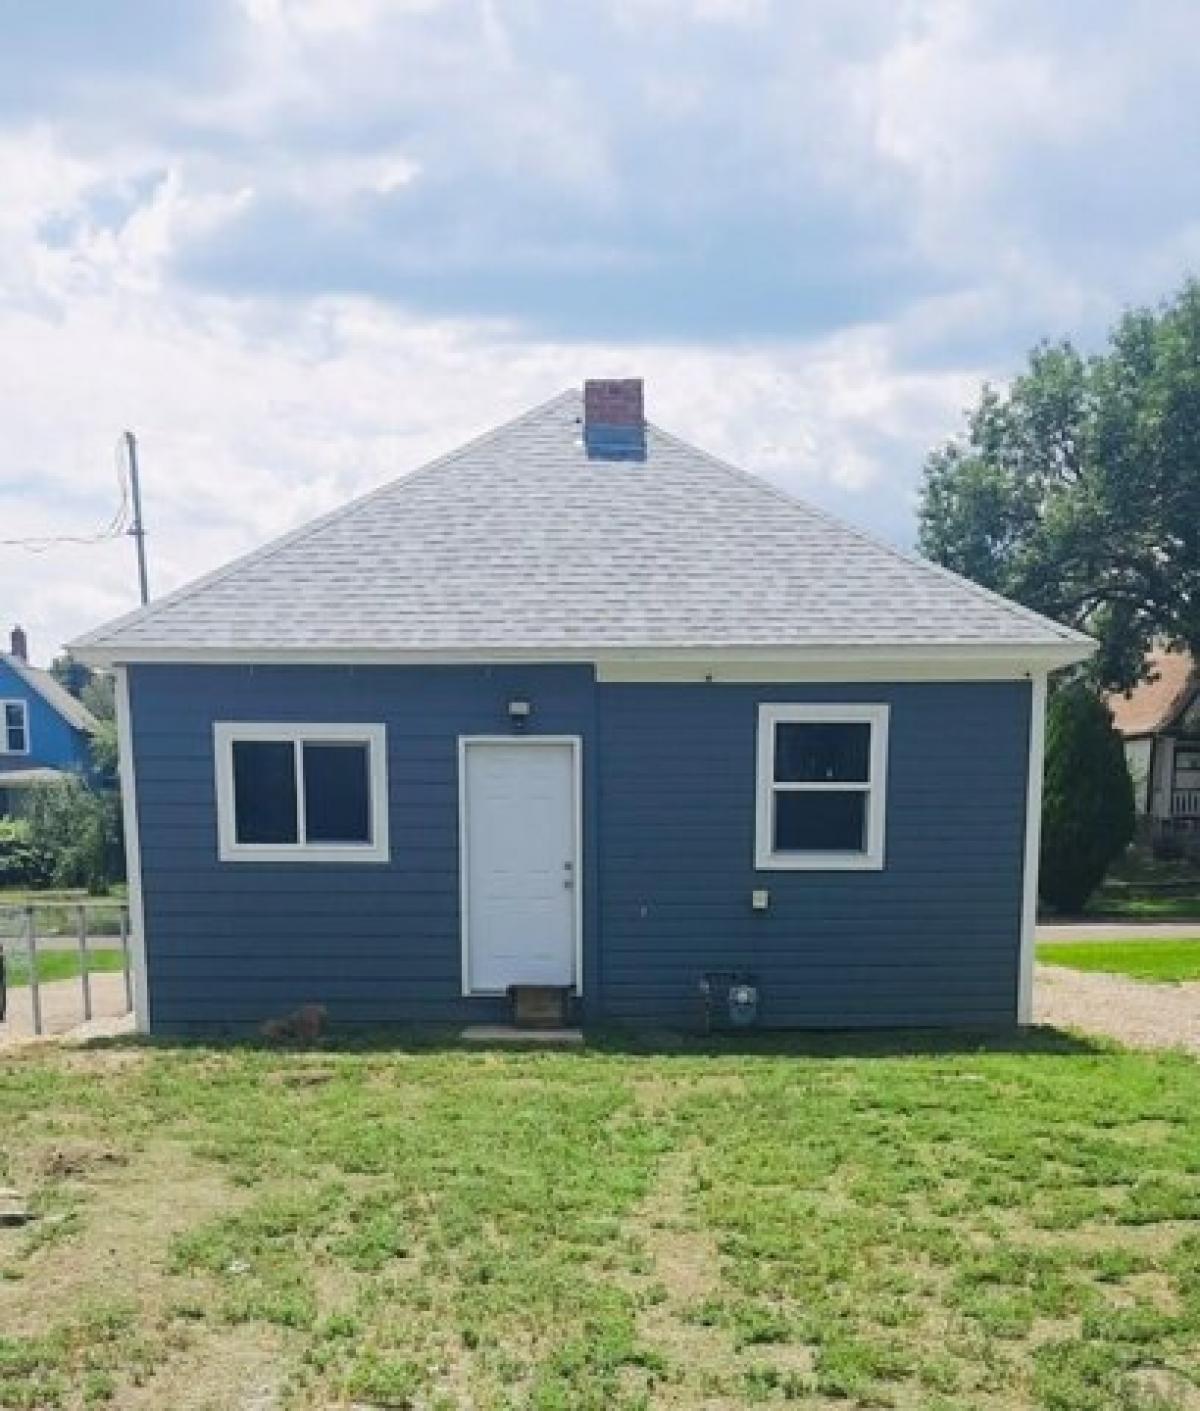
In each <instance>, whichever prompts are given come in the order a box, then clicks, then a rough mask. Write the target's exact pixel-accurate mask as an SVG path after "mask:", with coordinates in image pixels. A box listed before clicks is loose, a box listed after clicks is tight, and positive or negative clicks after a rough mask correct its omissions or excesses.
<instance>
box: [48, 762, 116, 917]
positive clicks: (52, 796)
mask: <svg viewBox="0 0 1200 1411" xmlns="http://www.w3.org/2000/svg"><path fill="white" fill-rule="evenodd" d="M24 819H25V821H26V822H27V824H28V830H29V832H28V837H29V842H30V843H31V844H32V846H33V848H34V849H35V850H36V852H37V853H38V854H39V855H40V856H42V857H44V858H45V859H47V868H48V871H49V877H48V880H49V882H50V884H51V885H52V886H55V887H86V888H87V889H88V891H89V892H91V893H93V894H96V895H100V894H103V893H104V892H106V891H107V890H108V888H109V886H110V885H111V883H113V882H114V881H117V880H119V879H120V877H121V876H122V875H123V871H124V866H123V861H122V839H121V817H120V803H119V799H118V796H117V795H116V794H115V793H113V792H105V793H98V792H96V791H94V790H92V789H89V788H88V786H87V785H86V784H85V783H84V782H83V780H82V779H76V778H66V779H63V780H61V781H60V782H58V783H55V784H48V785H45V786H44V787H41V788H37V789H30V790H29V797H28V801H27V803H26V805H25V809H24Z"/></svg>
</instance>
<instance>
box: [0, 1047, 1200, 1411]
mask: <svg viewBox="0 0 1200 1411" xmlns="http://www.w3.org/2000/svg"><path fill="white" fill-rule="evenodd" d="M839 1042H841V1041H835V1040H829V1041H827V1042H825V1043H818V1042H816V1041H814V1042H813V1043H811V1044H809V1045H807V1046H800V1045H792V1046H789V1044H788V1043H786V1042H783V1041H779V1042H770V1041H767V1040H763V1041H761V1042H760V1043H758V1044H757V1045H755V1046H754V1051H746V1052H742V1053H737V1052H734V1051H732V1050H722V1049H721V1048H719V1047H717V1048H714V1049H713V1050H712V1051H707V1052H706V1051H705V1050H704V1049H702V1048H701V1047H699V1046H694V1047H693V1046H689V1045H687V1044H683V1045H681V1046H679V1047H670V1046H668V1047H667V1048H666V1049H664V1050H663V1051H661V1052H638V1051H636V1050H634V1049H631V1048H622V1047H620V1046H619V1045H617V1044H616V1043H615V1042H613V1043H610V1044H608V1045H605V1044H603V1043H601V1044H598V1045H596V1046H594V1047H591V1048H589V1049H586V1050H583V1051H581V1052H572V1053H520V1052H496V1053H493V1052H486V1051H483V1052H480V1051H462V1050H460V1049H458V1048H457V1047H455V1046H454V1045H447V1046H446V1047H437V1046H434V1045H432V1044H430V1045H428V1046H425V1047H421V1046H417V1045H412V1046H409V1047H407V1048H405V1047H401V1048H399V1049H392V1048H381V1049H380V1050H379V1051H377V1052H372V1051H369V1050H359V1051H341V1052H335V1051H321V1050H317V1051H310V1052H305V1053H296V1054H276V1053H270V1052H266V1051H262V1050H256V1049H250V1048H246V1049H234V1048H231V1049H225V1050H221V1049H210V1048H203V1047H193V1048H182V1049H178V1048H177V1049H171V1048H166V1047H161V1048H151V1047H137V1046H135V1045H132V1044H129V1045H116V1046H113V1047H108V1048H101V1049H93V1050H90V1051H77V1050H76V1051H72V1050H68V1049H55V1048H45V1049H37V1050H26V1051H22V1052H19V1053H17V1054H14V1055H12V1056H10V1057H9V1058H8V1059H6V1060H5V1062H4V1064H3V1065H0V1113H3V1114H4V1116H3V1121H0V1184H4V1183H10V1184H13V1185H16V1186H18V1187H19V1188H21V1189H22V1190H25V1191H28V1192H29V1193H30V1196H31V1199H32V1201H33V1203H34V1206H35V1208H36V1209H37V1210H38V1211H39V1212H41V1214H42V1216H43V1218H42V1219H41V1220H39V1221H38V1222H37V1223H35V1224H33V1225H32V1226H29V1227H27V1228H26V1229H24V1230H3V1229H0V1406H3V1407H27V1408H29V1407H38V1408H41V1407H62V1408H79V1407H83V1406H100V1405H104V1404H106V1403H107V1404H109V1405H111V1406H112V1407H113V1408H117V1407H119V1408H121V1411H126V1408H131V1411H156V1409H157V1408H162V1407H172V1408H181V1411H187V1409H188V1408H200V1407H209V1408H217V1409H222V1408H245V1407H251V1406H253V1407H255V1408H259V1407H262V1408H267V1407H271V1408H275V1407H279V1408H284V1411H287V1409H288V1408H291V1409H292V1411H298V1409H299V1408H308V1409H309V1411H317V1408H331V1407H345V1406H348V1405H350V1404H356V1405H362V1406H376V1407H379V1406H389V1407H409V1408H422V1409H423V1411H451V1408H464V1411H465V1408H472V1411H475V1409H476V1408H478V1411H648V1409H649V1408H671V1409H672V1411H702V1409H703V1411H717V1408H721V1409H722V1411H732V1409H733V1408H739V1407H744V1406H758V1405H768V1406H769V1405H783V1404H793V1405H798V1406H803V1407H805V1408H823V1409H824V1411H833V1408H859V1407H897V1408H911V1411H972V1408H980V1411H1022V1408H1044V1411H1107V1408H1114V1411H1116V1409H1118V1408H1119V1409H1121V1411H1135V1409H1137V1411H1166V1408H1168V1407H1178V1408H1183V1407H1185V1406H1190V1405H1193V1404H1194V1397H1195V1388H1196V1386H1197V1384H1198V1383H1200V1065H1197V1064H1196V1063H1195V1062H1193V1061H1191V1060H1189V1059H1186V1058H1184V1057H1181V1056H1178V1055H1157V1056H1152V1055H1147V1054H1135V1053H1127V1052H1120V1051H1117V1050H1110V1049H1103V1048H1098V1049H1093V1048H1089V1047H1087V1046H1085V1045H1083V1044H1082V1043H1075V1042H1073V1041H1070V1040H1067V1039H1065V1038H1055V1037H1053V1036H1041V1037H1038V1036H1031V1037H1030V1038H1028V1039H1024V1040H1021V1041H1013V1043H1012V1044H1011V1045H1009V1046H1007V1047H1006V1046H1005V1045H1003V1044H1001V1043H997V1044H995V1045H994V1046H992V1047H991V1048H990V1049H989V1048H987V1047H984V1046H978V1047H972V1046H964V1047H963V1049H962V1051H955V1050H954V1048H953V1047H952V1046H951V1045H950V1044H948V1043H946V1044H944V1045H943V1047H942V1048H941V1050H940V1051H938V1050H931V1051H926V1052H922V1051H920V1050H919V1049H918V1048H910V1049H908V1050H907V1051H906V1050H905V1049H903V1048H900V1047H896V1046H889V1045H888V1043H887V1042H886V1041H885V1040H882V1039H881V1040H876V1041H874V1043H875V1047H874V1048H873V1049H872V1048H870V1047H868V1046H867V1045H866V1044H864V1043H857V1044H854V1045H849V1044H846V1045H844V1046H843V1047H842V1048H841V1049H840V1051H839V1048H838V1044H839ZM1188 1398H1192V1399H1191V1400H1188Z"/></svg>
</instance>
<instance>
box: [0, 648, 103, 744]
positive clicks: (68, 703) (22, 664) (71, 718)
mask: <svg viewBox="0 0 1200 1411" xmlns="http://www.w3.org/2000/svg"><path fill="white" fill-rule="evenodd" d="M0 662H3V663H4V665H5V666H7V667H8V668H9V670H10V671H12V672H13V673H14V675H16V676H19V677H20V678H21V680H22V681H24V682H25V684H26V685H27V686H28V687H29V689H30V690H31V691H36V692H37V693H38V695H39V696H41V698H42V699H43V700H44V701H45V702H46V704H47V705H49V706H52V707H53V708H54V710H56V711H57V712H58V714H59V715H61V716H62V718H63V719H64V720H65V721H66V722H67V724H68V725H73V726H74V727H75V729H76V730H82V731H84V732H85V733H86V734H88V735H92V734H94V733H95V731H96V729H97V721H96V717H95V716H94V715H93V714H92V712H91V711H90V710H88V708H87V706H85V705H84V703H83V702H82V701H80V700H77V699H76V698H75V697H74V696H73V695H72V694H71V693H70V691H68V690H67V688H66V687H65V686H60V685H59V683H58V682H57V681H56V680H55V679H54V677H53V676H51V675H50V673H49V672H48V671H43V670H42V669H41V667H40V666H30V665H29V663H28V662H27V661H23V660H22V659H21V658H20V657H18V656H13V655H12V654H11V653H10V652H0Z"/></svg>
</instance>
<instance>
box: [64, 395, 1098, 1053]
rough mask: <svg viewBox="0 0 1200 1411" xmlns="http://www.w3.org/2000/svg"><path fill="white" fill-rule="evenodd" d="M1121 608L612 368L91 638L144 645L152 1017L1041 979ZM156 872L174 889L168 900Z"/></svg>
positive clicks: (1013, 1004) (619, 1016) (950, 1009)
mask: <svg viewBox="0 0 1200 1411" xmlns="http://www.w3.org/2000/svg"><path fill="white" fill-rule="evenodd" d="M1090 649H1091V643H1090V642H1089V641H1088V639H1086V638H1084V637H1082V636H1080V635H1079V634H1078V633H1076V632H1073V631H1071V630H1069V629H1067V628H1065V627H1061V626H1059V625H1057V624H1056V623H1053V622H1049V621H1047V620H1045V619H1044V618H1041V617H1039V616H1037V615H1036V614H1034V613H1032V612H1029V611H1026V610H1025V609H1023V608H1021V607H1018V606H1016V605H1014V604H1013V603H1010V602H1007V601H1005V600H1003V599H1001V598H999V597H996V596H995V595H993V594H991V593H989V592H987V591H985V590H984V589H982V588H979V587H977V586H975V585H974V584H971V583H968V582H965V581H963V580H962V579H959V578H957V577H955V576H954V575H952V574H950V573H948V572H945V571H944V570H942V569H939V568H936V567H934V566H932V565H930V564H927V563H924V562H922V561H920V560H918V559H916V558H914V557H911V556H909V555H907V554H905V553H902V552H900V551H898V550H896V549H893V548H891V547H888V546H885V545H883V544H881V543H878V542H876V541H874V540H873V539H870V538H868V537H867V536H865V535H863V534H862V533H860V532H858V531H857V530H855V529H852V528H849V527H847V526H845V525H843V524H840V523H838V522H837V521H836V520H834V519H831V518H830V517H828V516H827V515H825V514H824V513H822V512H820V511H817V510H815V509H812V508H810V507H808V506H807V505H805V504H802V503H800V502H798V501H796V500H794V499H792V498H790V497H789V496H787V495H786V494H784V493H783V492H782V491H780V490H778V489H775V488H774V487H772V486H771V485H768V484H765V483H764V482H762V481H761V480H758V479H756V478H754V477H753V476H751V475H748V474H745V473H744V472H742V471H740V470H736V469H734V468H732V467H730V466H728V465H725V464H723V463H722V462H720V461H718V460H715V459H714V458H713V457H711V456H709V455H707V454H705V453H704V452H702V451H698V450H695V449H693V448H692V447H691V446H688V445H686V444H685V443H684V442H682V441H679V440H677V439H676V438H675V437H674V436H671V435H668V434H667V433H666V432H663V431H660V430H658V429H657V428H655V427H653V426H650V425H648V424H646V423H644V422H643V419H642V387H641V383H640V382H605V383H588V384H587V386H586V388H585V393H584V395H583V396H582V397H581V396H580V394H579V393H578V392H574V391H572V392H568V393H564V394H563V395H561V396H559V397H557V398H555V399H554V400H553V401H551V402H549V403H547V404H546V405H544V406H541V407H538V408H537V409H535V410H534V411H532V412H529V413H528V414H527V415H525V416H523V417H521V418H519V419H518V420H516V421H514V422H512V423H510V424H509V425H507V426H504V427H501V428H500V429H499V430H496V431H493V432H492V433H490V434H489V435H486V436H483V437H482V438H480V439H479V440H476V441H473V442H471V443H470V444H469V445H467V446H465V447H464V448H462V449H461V450H458V451H455V452H453V453H452V454H450V455H447V456H444V457H443V458H441V459H440V460H438V461H435V462H434V463H432V464H431V465H428V466H426V467H425V468H424V469H422V470H419V471H416V472H415V473H413V474H411V475H408V476H406V477H404V478H402V479H400V480H397V481H395V482H394V483H392V484H390V485H387V486H385V487H383V488H382V489H380V490H377V491H375V492H374V493H373V494H370V495H367V496H366V497H365V498H363V499H360V500H357V501H355V502H354V503H352V504H350V505H348V506H346V507H345V508H344V509H341V510H338V511H336V512H334V513H332V514H329V515H326V516H325V517H324V518H323V519H320V520H318V521H316V522H315V523H313V524H310V525H308V526H306V527H305V528H303V529H300V530H297V531H296V532H294V533H292V534H289V535H287V536H285V537H284V538H282V539H280V540H278V541H277V542H275V543H273V544H271V545H268V546H267V547H266V548H263V549H260V550H258V551H257V552H255V553H252V554H250V555H248V556H247V557H245V558H242V559H240V560H238V561H237V562H235V563H233V564H232V565H230V566H228V567H226V568H223V569H221V570H220V571H218V572H216V573H213V574H211V575H209V576H208V577H206V578H203V579H201V580H199V581H198V582H196V583H194V584H192V585H191V586H189V587H186V588H183V589H180V590H179V591H178V592H176V593H173V594H171V595H170V596H168V597H165V598H163V599H162V600H160V601H159V602H156V603H152V604H151V605H150V606H149V607H147V608H144V609H142V610H140V611H138V612H135V613H133V614H131V615H130V616H128V617H125V618H122V619H120V620H118V621H116V622H114V623H111V624H109V625H108V626H106V627H102V628H99V629H98V630H96V631H94V632H92V633H91V634H89V635H88V636H86V637H84V638H83V639H82V640H80V641H79V642H77V643H75V644H74V645H73V647H72V650H73V651H74V652H75V653H76V654H77V655H78V656H79V657H81V658H82V659H84V660H86V661H89V662H91V663H92V664H94V665H104V666H110V667H114V668H115V669H116V670H117V673H118V684H117V695H118V702H119V727H120V732H121V736H122V745H123V754H124V762H123V771H124V772H123V786H124V787H123V793H124V799H125V805H126V809H127V813H126V836H127V839H128V840H129V843H130V845H131V846H130V877H131V887H132V894H131V895H132V904H133V907H134V911H135V917H136V930H137V945H138V948H139V950H140V951H141V953H142V959H141V961H140V963H139V967H138V987H137V1011H138V1020H139V1023H140V1025H141V1026H142V1027H143V1028H147V1027H148V1028H150V1029H152V1030H154V1031H159V1032H164V1033H166V1032H176V1033H177V1032H187V1031H203V1030H207V1029H212V1028H220V1027H238V1026H245V1025H251V1024H254V1023H257V1022H259V1021H261V1020H262V1019H264V1018H265V1017H267V1016H271V1015H277V1014H280V1013H283V1012H285V1011H287V1010H289V1009H291V1008H292V1007H294V1006H298V1005H300V1004H303V1003H305V1002H320V1003H323V1004H325V1005H326V1006H327V1007H328V1010H329V1013H330V1017H331V1019H332V1020H333V1021H334V1022H340V1023H351V1024H360V1025H366V1024H387V1023H394V1022H398V1021H418V1020H434V1021H455V1022H457V1021H463V1020H469V1019H480V1020H494V1019H498V1018H501V1017H503V1016H504V1015H505V1014H506V1013H507V1006H506V1001H505V998H504V996H505V992H506V990H507V988H508V987H509V986H510V985H514V984H547V985H559V986H564V987H566V986H569V987H571V989H572V990H573V991H575V992H576V993H577V995H578V1005H577V1010H578V1012H579V1013H580V1014H581V1016H582V1017H583V1018H584V1019H585V1020H589V1021H598V1020H605V1021H610V1020H612V1021H634V1022H642V1023H663V1024H680V1023H689V1022H693V1021H694V1020H695V1018H696V1016H697V1013H698V991H699V986H700V982H701V980H702V977H703V976H704V975H705V974H706V973H708V972H742V973H747V974H750V975H752V976H753V977H755V979H756V980H757V982H758V985H759V991H760V994H759V998H760V1011H759V1012H760V1017H761V1021H762V1022H763V1023H765V1024H771V1025H786V1026H797V1025H807V1026H821V1027H842V1026H854V1025H959V1024H981V1025H1007V1024H1012V1023H1014V1022H1016V1021H1025V1020H1028V1018H1029V1004H1030V991H1031V977H1032V958H1033V949H1032V941H1033V931H1032V926H1033V917H1034V897H1035V877H1034V868H1035V865H1036V857H1037V841H1038V840H1037V824H1038V814H1039V800H1040V788H1041V748H1042V733H1043V704H1044V698H1045V685H1046V676H1047V673H1048V672H1050V671H1052V670H1054V669H1055V668H1057V667H1061V666H1064V665H1067V664H1069V663H1072V662H1075V661H1078V660H1080V659H1082V658H1083V657H1085V656H1086V655H1087V654H1088V652H1089V651H1090ZM139 910H140V916H138V915H137V913H138V912H139Z"/></svg>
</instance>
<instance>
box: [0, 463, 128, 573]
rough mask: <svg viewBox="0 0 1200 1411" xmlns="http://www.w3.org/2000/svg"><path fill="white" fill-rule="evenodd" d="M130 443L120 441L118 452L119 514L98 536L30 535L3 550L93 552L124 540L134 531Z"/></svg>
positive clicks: (12, 541)
mask: <svg viewBox="0 0 1200 1411" xmlns="http://www.w3.org/2000/svg"><path fill="white" fill-rule="evenodd" d="M129 454H130V446H129V441H128V438H127V437H126V436H122V437H121V438H120V440H118V442H117V444H116V446H115V448H114V456H115V459H116V465H117V492H118V495H119V500H118V503H117V509H116V513H115V514H114V515H113V517H112V518H111V519H110V520H109V522H108V523H107V524H106V525H105V526H104V528H103V529H101V530H100V531H99V532H98V533H96V534H42V535H30V536H29V537H27V538H21V539H0V547H4V548H12V549H24V550H26V552H27V553H31V554H44V553H47V552H48V551H49V550H50V549H54V548H58V547H59V545H62V544H74V545H77V546H82V547H84V548H90V547H92V546H93V545H96V544H107V543H110V542H111V541H112V540H114V539H120V538H121V537H122V536H123V535H125V534H127V533H128V532H129V530H130V489H129V463H128V456H129Z"/></svg>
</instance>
